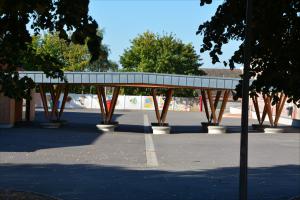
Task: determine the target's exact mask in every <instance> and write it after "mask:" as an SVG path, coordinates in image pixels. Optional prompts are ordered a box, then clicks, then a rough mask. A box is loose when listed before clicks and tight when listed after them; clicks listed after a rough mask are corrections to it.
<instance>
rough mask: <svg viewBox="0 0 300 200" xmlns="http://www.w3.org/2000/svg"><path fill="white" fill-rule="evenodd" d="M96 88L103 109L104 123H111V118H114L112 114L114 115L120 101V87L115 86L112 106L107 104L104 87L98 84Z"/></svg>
mask: <svg viewBox="0 0 300 200" xmlns="http://www.w3.org/2000/svg"><path fill="white" fill-rule="evenodd" d="M96 90H97V96H98V100H99V105H100V110H101V114H102V118H103V122H102V123H104V124H109V123H111V122H112V121H111V120H112V116H113V113H114V111H115V107H116V104H117V101H118V96H119V91H120V87H115V88H114V91H113V96H112V100H111V104H110V107H108V105H107V101H106V94H105V89H104V87H103V86H97V87H96Z"/></svg>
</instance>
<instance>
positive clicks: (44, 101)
mask: <svg viewBox="0 0 300 200" xmlns="http://www.w3.org/2000/svg"><path fill="white" fill-rule="evenodd" d="M39 88H40V95H41V99H42V103H43V107H44V113H45V117H46V119H49V110H48V109H49V108H48V102H47V97H46V93H45V86H44V85H43V84H40V85H39Z"/></svg>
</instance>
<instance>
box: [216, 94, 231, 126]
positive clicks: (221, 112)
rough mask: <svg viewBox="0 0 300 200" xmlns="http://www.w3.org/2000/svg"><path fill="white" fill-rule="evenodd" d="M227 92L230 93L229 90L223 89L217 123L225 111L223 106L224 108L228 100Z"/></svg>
mask: <svg viewBox="0 0 300 200" xmlns="http://www.w3.org/2000/svg"><path fill="white" fill-rule="evenodd" d="M229 94H230V90H225V92H224V96H223V101H222V105H221V109H220V112H219V117H218V123H221V121H222V118H223V114H224V111H225V108H226V104H227V102H228V97H229Z"/></svg>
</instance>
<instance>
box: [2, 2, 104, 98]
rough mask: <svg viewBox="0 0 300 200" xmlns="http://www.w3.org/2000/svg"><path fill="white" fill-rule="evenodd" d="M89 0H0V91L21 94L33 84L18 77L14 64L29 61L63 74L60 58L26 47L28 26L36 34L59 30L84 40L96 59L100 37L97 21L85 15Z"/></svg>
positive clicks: (63, 35) (50, 72) (80, 41)
mask: <svg viewBox="0 0 300 200" xmlns="http://www.w3.org/2000/svg"><path fill="white" fill-rule="evenodd" d="M88 5H89V0H1V1H0V27H1V29H0V49H1V51H0V93H1V92H4V94H5V95H6V96H9V97H14V98H22V97H24V94H26V92H25V91H24V90H28V89H30V88H32V87H33V83H32V80H31V79H28V78H22V79H19V77H18V73H17V68H19V67H23V65H24V62H25V63H26V62H28V61H29V60H30V61H32V64H33V65H38V66H40V67H41V68H42V70H43V71H44V72H45V73H46V74H47V75H49V76H52V77H60V78H62V77H63V72H62V71H61V67H62V66H63V63H61V60H59V59H57V58H56V57H53V56H51V55H49V54H43V53H42V54H35V51H34V50H33V49H31V48H28V44H30V43H31V41H32V36H31V35H30V32H29V30H28V29H27V26H30V28H31V29H32V30H33V32H34V33H35V35H37V34H39V33H40V32H41V31H43V30H44V31H48V32H54V31H56V32H59V37H60V38H64V39H65V40H66V41H69V39H68V34H67V32H68V31H71V32H72V36H71V41H72V42H74V43H75V44H84V43H85V42H86V39H87V46H88V49H89V52H90V53H91V61H93V60H97V59H98V57H99V52H100V44H101V40H102V38H101V37H100V36H98V35H97V28H98V25H97V23H96V21H95V20H93V19H92V18H91V17H90V16H89V15H88Z"/></svg>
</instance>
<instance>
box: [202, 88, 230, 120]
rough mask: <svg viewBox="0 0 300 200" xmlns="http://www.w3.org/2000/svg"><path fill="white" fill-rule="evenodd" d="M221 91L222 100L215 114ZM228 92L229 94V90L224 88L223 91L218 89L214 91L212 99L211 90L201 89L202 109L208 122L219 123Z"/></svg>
mask: <svg viewBox="0 0 300 200" xmlns="http://www.w3.org/2000/svg"><path fill="white" fill-rule="evenodd" d="M222 93H223V100H222V104H221V108H220V111H219V113H218V115H217V107H218V105H219V101H220V98H221V96H222ZM229 94H230V90H225V91H224V92H223V91H221V90H219V91H217V93H216V96H215V99H213V96H212V91H211V90H201V95H202V101H203V105H204V111H205V114H206V118H207V121H208V122H209V123H211V122H213V123H214V124H219V123H221V121H222V118H223V114H224V111H225V108H226V104H227V102H228V98H229ZM207 99H208V102H209V107H210V110H209V108H208V103H207Z"/></svg>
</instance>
